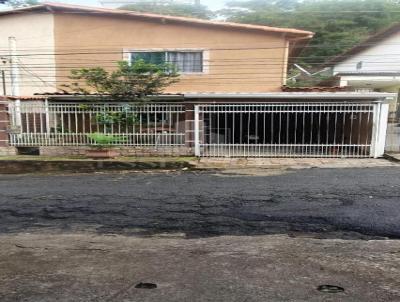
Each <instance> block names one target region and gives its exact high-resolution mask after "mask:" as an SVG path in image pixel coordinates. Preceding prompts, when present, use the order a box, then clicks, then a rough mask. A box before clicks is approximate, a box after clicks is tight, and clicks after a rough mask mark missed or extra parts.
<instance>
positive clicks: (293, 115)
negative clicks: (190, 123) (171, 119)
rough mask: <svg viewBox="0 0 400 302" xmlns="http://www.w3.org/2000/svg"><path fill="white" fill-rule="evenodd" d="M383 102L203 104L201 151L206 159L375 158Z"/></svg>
mask: <svg viewBox="0 0 400 302" xmlns="http://www.w3.org/2000/svg"><path fill="white" fill-rule="evenodd" d="M377 106H378V104H371V103H369V104H365V103H364V104H363V103H334V102H331V103H311V102H310V103H269V104H231V105H218V104H213V105H199V106H197V107H196V113H195V115H196V116H195V119H196V129H198V135H197V137H196V154H197V155H200V156H206V157H221V156H228V157H371V156H372V157H373V156H375V153H374V151H375V149H374V147H375V145H376V141H375V137H376V136H377V128H376V127H375V126H377V125H378V122H377V118H378V117H379V116H380V113H379V112H378V111H377V108H378V107H377Z"/></svg>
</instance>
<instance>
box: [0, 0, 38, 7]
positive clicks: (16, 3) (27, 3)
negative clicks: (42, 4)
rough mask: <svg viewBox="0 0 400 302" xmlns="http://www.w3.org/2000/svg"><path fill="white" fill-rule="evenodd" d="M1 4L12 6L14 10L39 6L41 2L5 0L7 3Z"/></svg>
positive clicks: (33, 0)
mask: <svg viewBox="0 0 400 302" xmlns="http://www.w3.org/2000/svg"><path fill="white" fill-rule="evenodd" d="M0 3H4V4H7V5H10V6H12V7H14V8H18V7H28V6H32V5H38V4H39V2H38V1H37V0H5V1H0Z"/></svg>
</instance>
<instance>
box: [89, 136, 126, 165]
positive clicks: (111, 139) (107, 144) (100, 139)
mask: <svg viewBox="0 0 400 302" xmlns="http://www.w3.org/2000/svg"><path fill="white" fill-rule="evenodd" d="M87 137H88V138H89V139H90V140H91V142H93V143H94V144H90V145H89V146H90V149H88V150H87V151H86V155H87V156H88V157H90V158H95V159H101V158H114V157H117V156H118V155H119V153H118V152H117V151H115V150H113V147H114V143H116V142H119V141H121V137H119V136H115V135H112V134H104V133H91V134H88V135H87Z"/></svg>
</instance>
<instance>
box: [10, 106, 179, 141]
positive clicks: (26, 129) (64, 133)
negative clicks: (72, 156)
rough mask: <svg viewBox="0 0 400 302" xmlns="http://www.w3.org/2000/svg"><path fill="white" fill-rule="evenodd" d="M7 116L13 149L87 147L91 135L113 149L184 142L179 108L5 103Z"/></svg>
mask: <svg viewBox="0 0 400 302" xmlns="http://www.w3.org/2000/svg"><path fill="white" fill-rule="evenodd" d="M9 113H10V117H11V125H12V126H11V129H10V144H11V145H13V146H82V145H91V144H92V145H93V144H95V142H94V141H93V139H92V138H91V135H90V134H93V133H102V134H106V135H108V136H112V137H113V138H114V140H113V141H112V142H111V144H113V145H118V146H181V145H184V144H185V122H184V120H185V110H184V106H183V105H181V104H144V105H137V104H130V103H118V104H117V103H107V104H106V103H62V104H61V103H48V102H26V103H25V102H24V103H22V104H21V105H20V106H17V105H16V104H15V103H13V104H10V106H9Z"/></svg>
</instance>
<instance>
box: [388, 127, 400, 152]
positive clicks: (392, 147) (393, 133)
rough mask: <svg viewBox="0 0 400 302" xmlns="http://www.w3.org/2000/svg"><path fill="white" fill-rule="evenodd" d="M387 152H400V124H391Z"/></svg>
mask: <svg viewBox="0 0 400 302" xmlns="http://www.w3.org/2000/svg"><path fill="white" fill-rule="evenodd" d="M385 151H386V152H400V125H399V124H389V125H388V130H387V138H386V147H385Z"/></svg>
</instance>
